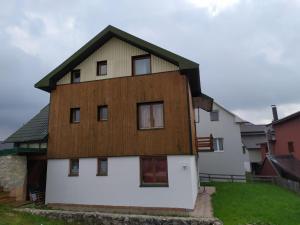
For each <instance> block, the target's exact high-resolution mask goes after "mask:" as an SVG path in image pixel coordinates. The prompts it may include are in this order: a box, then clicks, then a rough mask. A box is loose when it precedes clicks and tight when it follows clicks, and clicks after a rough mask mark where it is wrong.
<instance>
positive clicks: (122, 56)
mask: <svg viewBox="0 0 300 225" xmlns="http://www.w3.org/2000/svg"><path fill="white" fill-rule="evenodd" d="M143 54H148V53H147V52H145V51H144V50H142V49H139V48H136V47H135V46H133V45H130V44H128V43H127V42H124V41H122V40H120V39H118V38H111V39H110V40H109V41H107V42H106V43H105V44H104V45H103V46H102V47H101V48H99V49H98V50H96V51H95V52H94V53H93V54H92V55H90V56H89V57H88V58H87V59H85V60H84V61H83V62H82V63H80V64H79V65H78V66H77V67H76V68H74V69H80V72H81V77H80V81H81V82H85V81H93V80H101V79H109V78H115V77H124V76H131V75H132V71H131V66H132V65H131V57H132V56H136V55H143ZM104 60H107V75H105V76H96V69H97V61H104ZM178 69H179V68H178V66H176V65H173V64H172V63H169V62H168V61H166V60H163V59H161V58H159V57H157V56H154V55H151V71H152V73H159V72H167V71H175V70H178ZM70 81H71V73H70V72H69V73H67V74H66V75H65V76H64V77H63V78H61V79H60V80H59V81H58V82H57V84H58V85H60V84H69V83H70Z"/></svg>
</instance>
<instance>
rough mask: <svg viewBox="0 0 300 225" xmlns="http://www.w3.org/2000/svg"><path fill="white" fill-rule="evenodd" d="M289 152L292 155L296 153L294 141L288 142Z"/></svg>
mask: <svg viewBox="0 0 300 225" xmlns="http://www.w3.org/2000/svg"><path fill="white" fill-rule="evenodd" d="M288 152H289V153H290V154H292V153H294V152H295V146H294V142H293V141H288Z"/></svg>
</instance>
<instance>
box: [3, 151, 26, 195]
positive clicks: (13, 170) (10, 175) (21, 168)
mask: <svg viewBox="0 0 300 225" xmlns="http://www.w3.org/2000/svg"><path fill="white" fill-rule="evenodd" d="M26 174H27V160H26V156H17V155H8V156H0V186H1V187H3V188H4V190H5V191H9V192H10V195H11V196H13V197H16V198H17V200H23V195H24V193H23V192H24V190H23V189H24V184H25V182H26Z"/></svg>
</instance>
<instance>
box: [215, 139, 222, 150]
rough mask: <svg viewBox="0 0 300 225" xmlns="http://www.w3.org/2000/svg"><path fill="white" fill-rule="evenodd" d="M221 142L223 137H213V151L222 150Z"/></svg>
mask: <svg viewBox="0 0 300 225" xmlns="http://www.w3.org/2000/svg"><path fill="white" fill-rule="evenodd" d="M223 142H224V139H223V138H214V140H213V145H214V151H215V152H221V151H224V148H223Z"/></svg>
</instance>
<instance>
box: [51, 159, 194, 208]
mask: <svg viewBox="0 0 300 225" xmlns="http://www.w3.org/2000/svg"><path fill="white" fill-rule="evenodd" d="M167 160H168V178H169V187H140V161H139V157H111V158H108V176H102V177H101V176H96V167H97V160H96V159H95V158H83V159H80V160H79V176H78V177H69V176H68V171H69V160H67V159H60V160H48V168H47V187H46V203H65V204H86V205H110V206H138V207H167V208H168V207H169V208H186V209H193V208H194V204H195V200H196V197H197V192H198V188H197V172H196V163H195V157H194V156H168V157H167Z"/></svg>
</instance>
